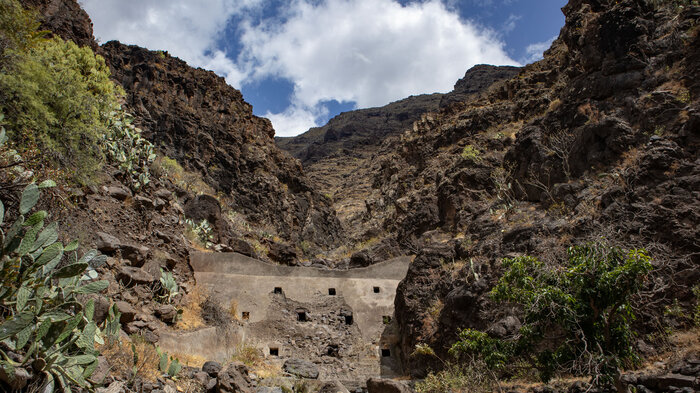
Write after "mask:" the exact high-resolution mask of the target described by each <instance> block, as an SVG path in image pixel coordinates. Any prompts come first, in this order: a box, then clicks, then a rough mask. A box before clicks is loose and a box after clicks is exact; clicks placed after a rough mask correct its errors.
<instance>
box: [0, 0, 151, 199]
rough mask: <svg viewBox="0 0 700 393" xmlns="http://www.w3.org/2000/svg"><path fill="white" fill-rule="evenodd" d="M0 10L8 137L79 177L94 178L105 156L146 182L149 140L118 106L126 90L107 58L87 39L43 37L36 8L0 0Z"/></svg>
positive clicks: (0, 95)
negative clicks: (88, 44) (82, 43)
mask: <svg viewBox="0 0 700 393" xmlns="http://www.w3.org/2000/svg"><path fill="white" fill-rule="evenodd" d="M0 10H1V11H2V14H1V15H0V51H1V52H0V70H1V72H0V110H1V111H3V112H4V113H5V114H6V115H7V119H6V120H7V121H6V123H7V127H8V130H9V136H10V139H11V140H12V142H14V143H15V145H16V146H17V147H18V148H19V149H20V150H23V151H32V152H35V154H36V155H37V156H39V158H41V159H42V161H46V162H48V163H50V164H52V165H53V166H54V167H62V168H68V169H70V171H69V172H70V173H72V174H73V175H72V179H73V180H75V181H77V182H78V183H80V184H86V183H91V182H94V181H95V177H96V175H97V173H98V170H99V169H100V168H101V167H102V165H103V163H104V162H105V159H106V158H108V159H111V160H112V161H113V162H115V163H116V164H117V166H118V167H119V169H120V170H121V171H122V175H123V176H124V180H125V182H126V183H128V184H129V185H130V186H131V188H132V189H133V190H135V191H136V190H138V189H140V188H141V187H143V186H145V185H146V184H148V182H149V181H150V176H149V175H150V174H149V165H150V164H151V162H153V160H154V159H155V158H156V157H155V154H154V151H153V146H152V145H151V143H150V142H148V141H146V140H145V139H143V138H142V137H141V135H140V130H139V129H137V128H136V127H134V126H133V124H132V118H131V116H130V115H128V114H127V113H126V112H124V111H123V110H122V109H121V107H120V105H119V99H120V98H121V97H122V96H123V95H124V92H123V90H122V89H121V88H120V87H118V86H116V85H115V84H114V83H113V82H112V81H111V80H110V71H109V68H108V67H107V65H106V64H105V61H104V59H103V58H102V57H100V56H98V55H95V54H94V53H93V51H92V50H91V49H90V48H88V47H83V48H80V47H78V46H77V45H76V44H75V43H73V42H70V41H63V40H62V39H60V38H58V37H54V38H51V39H45V38H43V33H42V32H38V31H37V30H36V29H37V27H38V23H37V22H36V18H35V16H36V15H35V14H33V13H32V12H28V11H24V10H23V9H22V6H21V5H20V4H19V2H18V1H17V0H0ZM36 152H40V154H38V153H36Z"/></svg>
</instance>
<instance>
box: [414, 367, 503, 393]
mask: <svg viewBox="0 0 700 393" xmlns="http://www.w3.org/2000/svg"><path fill="white" fill-rule="evenodd" d="M493 385H494V383H493V381H492V380H491V379H490V378H488V371H487V370H486V369H485V367H484V366H483V364H479V363H473V364H470V365H457V364H452V363H450V364H447V365H446V367H445V368H444V369H443V370H442V371H440V372H437V373H433V372H431V373H429V374H428V376H427V377H425V379H423V380H422V381H420V382H418V383H417V384H416V392H418V393H445V392H473V393H480V392H492V391H494V387H495V386H493Z"/></svg>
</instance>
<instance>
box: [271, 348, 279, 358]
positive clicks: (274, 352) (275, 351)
mask: <svg viewBox="0 0 700 393" xmlns="http://www.w3.org/2000/svg"><path fill="white" fill-rule="evenodd" d="M279 355H280V349H279V348H270V356H279Z"/></svg>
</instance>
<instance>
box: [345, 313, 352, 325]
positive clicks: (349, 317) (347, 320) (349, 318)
mask: <svg viewBox="0 0 700 393" xmlns="http://www.w3.org/2000/svg"><path fill="white" fill-rule="evenodd" d="M345 324H346V325H352V315H346V316H345Z"/></svg>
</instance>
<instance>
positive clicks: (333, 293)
mask: <svg viewBox="0 0 700 393" xmlns="http://www.w3.org/2000/svg"><path fill="white" fill-rule="evenodd" d="M328 294H329V295H331V296H335V288H328Z"/></svg>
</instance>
